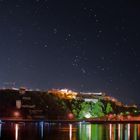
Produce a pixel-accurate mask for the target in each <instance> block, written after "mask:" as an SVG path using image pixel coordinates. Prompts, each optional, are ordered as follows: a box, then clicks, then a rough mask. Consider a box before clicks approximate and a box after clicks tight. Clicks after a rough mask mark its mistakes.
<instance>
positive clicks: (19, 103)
mask: <svg viewBox="0 0 140 140" xmlns="http://www.w3.org/2000/svg"><path fill="white" fill-rule="evenodd" d="M16 108H17V109H20V108H21V100H16Z"/></svg>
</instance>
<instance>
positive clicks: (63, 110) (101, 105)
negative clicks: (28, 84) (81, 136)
mask: <svg viewBox="0 0 140 140" xmlns="http://www.w3.org/2000/svg"><path fill="white" fill-rule="evenodd" d="M89 98H90V99H93V98H95V97H89ZM138 113H139V111H138V109H137V107H136V106H131V107H128V106H127V107H126V106H124V105H121V106H120V105H119V104H117V103H116V102H114V101H112V100H105V99H104V98H101V99H99V100H98V101H96V102H92V101H85V100H84V97H82V94H81V95H80V98H79V97H77V98H64V97H63V98H62V97H61V96H60V94H59V96H58V95H57V94H53V93H50V92H48V91H46V92H45V91H28V90H27V91H24V90H13V89H4V90H0V118H14V117H16V118H24V119H26V118H28V119H84V118H95V117H104V116H105V115H107V114H124V115H128V114H133V115H134V114H135V115H137V114H138Z"/></svg>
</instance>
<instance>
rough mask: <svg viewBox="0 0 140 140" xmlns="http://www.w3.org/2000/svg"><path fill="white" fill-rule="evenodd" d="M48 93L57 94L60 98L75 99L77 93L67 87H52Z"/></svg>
mask: <svg viewBox="0 0 140 140" xmlns="http://www.w3.org/2000/svg"><path fill="white" fill-rule="evenodd" d="M48 93H49V94H53V95H55V96H58V97H59V98H62V99H75V98H76V96H77V94H78V93H77V92H74V91H72V90H68V89H60V90H59V89H52V90H49V91H48Z"/></svg>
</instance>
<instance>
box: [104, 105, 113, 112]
mask: <svg viewBox="0 0 140 140" xmlns="http://www.w3.org/2000/svg"><path fill="white" fill-rule="evenodd" d="M111 112H113V108H112V106H111V103H107V106H106V114H109V113H111Z"/></svg>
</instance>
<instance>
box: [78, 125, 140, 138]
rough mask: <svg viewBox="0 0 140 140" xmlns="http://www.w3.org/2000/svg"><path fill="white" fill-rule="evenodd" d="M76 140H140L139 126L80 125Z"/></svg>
mask: <svg viewBox="0 0 140 140" xmlns="http://www.w3.org/2000/svg"><path fill="white" fill-rule="evenodd" d="M78 130H79V139H78V140H103V139H104V140H140V136H139V132H140V131H139V130H140V124H106V125H102V124H80V125H79V129H78Z"/></svg>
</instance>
